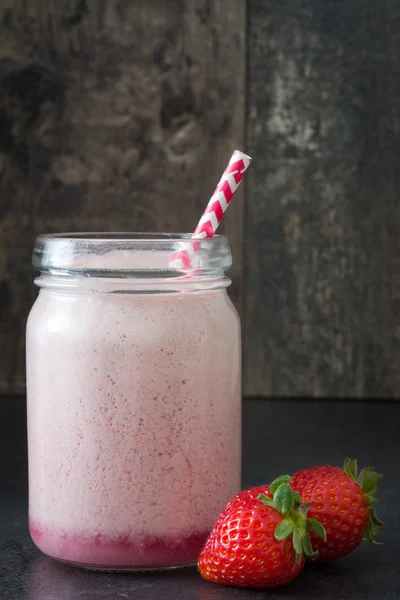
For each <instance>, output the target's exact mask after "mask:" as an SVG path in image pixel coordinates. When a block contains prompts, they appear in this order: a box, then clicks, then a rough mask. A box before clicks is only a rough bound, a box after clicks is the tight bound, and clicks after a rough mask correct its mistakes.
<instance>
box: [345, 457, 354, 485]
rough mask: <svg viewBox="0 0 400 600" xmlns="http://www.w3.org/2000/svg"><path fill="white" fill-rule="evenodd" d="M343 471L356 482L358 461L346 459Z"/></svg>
mask: <svg viewBox="0 0 400 600" xmlns="http://www.w3.org/2000/svg"><path fill="white" fill-rule="evenodd" d="M343 471H344V472H345V473H346V474H347V475H348V476H349V477H350V479H352V480H353V481H355V480H356V477H357V460H356V459H351V458H346V460H345V461H344V466H343Z"/></svg>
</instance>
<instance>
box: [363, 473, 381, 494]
mask: <svg viewBox="0 0 400 600" xmlns="http://www.w3.org/2000/svg"><path fill="white" fill-rule="evenodd" d="M382 477H383V475H381V474H380V473H375V471H368V472H367V473H365V475H364V479H363V484H362V491H363V492H364V493H366V494H370V495H371V496H374V495H375V493H376V488H377V487H378V483H379V482H380V480H381V479H382ZM374 492H375V493H374Z"/></svg>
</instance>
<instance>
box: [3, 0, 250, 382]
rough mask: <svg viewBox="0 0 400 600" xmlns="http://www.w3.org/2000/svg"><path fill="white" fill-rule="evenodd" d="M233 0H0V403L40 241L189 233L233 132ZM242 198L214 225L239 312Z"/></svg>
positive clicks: (20, 368) (236, 126)
mask: <svg viewBox="0 0 400 600" xmlns="http://www.w3.org/2000/svg"><path fill="white" fill-rule="evenodd" d="M245 21H246V20H245V2H243V1H242V0H216V1H211V0H168V2H165V1H164V0H152V1H151V2H148V1H147V0H93V1H92V2H88V1H86V0H66V1H64V2H54V1H51V0H30V1H29V2H26V1H25V0H2V1H0V131H1V136H0V355H1V359H0V392H18V391H23V389H24V371H25V367H24V328H25V320H26V316H27V314H28V311H29V308H30V306H31V304H32V301H33V298H34V294H35V292H34V291H33V287H32V285H31V283H30V282H31V280H32V277H33V273H32V270H31V267H30V254H31V248H32V244H33V240H34V237H35V236H36V235H37V234H38V233H43V232H51V231H71V230H79V231H85V230H108V231H113V230H122V231H124V230H137V231H191V230H193V229H194V227H195V225H196V223H197V220H198V218H199V217H200V215H201V213H202V210H203V209H204V206H205V204H206V202H207V201H208V198H209V196H210V195H211V193H212V191H213V189H214V186H215V184H216V182H217V181H218V179H219V176H220V174H221V171H222V170H223V168H224V167H225V165H226V163H227V161H228V159H229V157H230V153H231V152H232V151H233V150H234V149H235V147H242V145H243V134H244V77H245V50H244V44H245V39H244V38H245ZM242 222H243V198H242V194H241V193H238V195H237V196H236V197H235V202H234V203H233V205H232V208H231V209H230V210H229V212H228V214H227V216H226V219H224V227H223V230H224V232H225V233H226V234H227V235H228V236H229V239H230V241H231V245H232V251H233V255H234V261H235V267H234V268H233V269H232V272H231V274H232V277H233V279H234V282H235V284H234V286H233V291H232V295H233V298H234V301H235V303H236V305H237V306H238V308H239V310H240V309H241V301H242V289H243V285H242V268H243V263H242V251H243V244H242V241H243V240H242V231H243V228H242Z"/></svg>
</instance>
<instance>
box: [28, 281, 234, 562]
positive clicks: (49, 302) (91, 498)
mask: <svg viewBox="0 0 400 600" xmlns="http://www.w3.org/2000/svg"><path fill="white" fill-rule="evenodd" d="M239 337H240V336H239V324H238V318H237V315H236V312H235V310H234V308H233V305H232V304H231V302H230V300H229V298H228V296H227V294H226V291H225V290H211V291H210V290H207V291H198V292H193V293H158V294H149V293H144V294H123V293H92V294H89V293H85V292H82V293H76V291H74V292H73V293H72V292H70V291H68V289H67V288H63V289H62V290H60V289H50V288H49V289H46V288H45V289H42V290H41V291H40V294H39V297H38V299H37V301H36V303H35V305H34V307H33V309H32V311H31V314H30V317H29V320H28V326H27V385H28V442H29V488H30V497H29V523H30V533H31V536H32V539H33V541H34V542H35V544H36V545H37V546H38V547H39V548H40V549H41V550H42V551H43V552H44V553H46V554H48V555H50V556H52V557H54V558H57V559H60V560H63V561H68V562H71V563H76V564H80V565H84V566H92V567H98V568H125V569H130V568H133V569H134V568H146V567H147V568H157V567H160V568H161V567H168V566H177V565H182V564H186V563H191V562H193V561H195V560H196V559H197V556H198V554H199V552H200V550H201V547H202V545H203V543H204V541H205V539H206V537H207V535H208V533H209V532H210V530H211V528H212V526H213V524H214V522H215V520H216V519H217V517H218V515H219V513H220V511H221V509H222V508H223V507H224V505H225V504H226V503H227V501H228V500H229V499H230V498H231V497H232V496H233V495H235V494H236V493H237V492H238V491H239V489H240V435H241V433H240V430H241V416H240V415H241V410H240V395H241V389H240V345H239Z"/></svg>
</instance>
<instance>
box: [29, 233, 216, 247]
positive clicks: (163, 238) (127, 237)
mask: <svg viewBox="0 0 400 600" xmlns="http://www.w3.org/2000/svg"><path fill="white" fill-rule="evenodd" d="M39 240H40V241H45V240H75V241H81V242H87V241H90V242H106V241H107V242H110V241H113V242H136V243H137V242H140V243H144V242H150V243H165V242H168V241H170V242H174V241H176V240H196V241H200V240H201V242H202V243H206V244H210V245H211V244H215V242H218V241H219V240H226V237H225V236H224V235H220V234H216V235H214V236H213V237H212V238H200V237H197V238H196V237H193V234H192V233H156V232H136V231H82V232H80V231H68V232H65V233H42V234H40V235H38V236H37V238H36V241H39Z"/></svg>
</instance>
